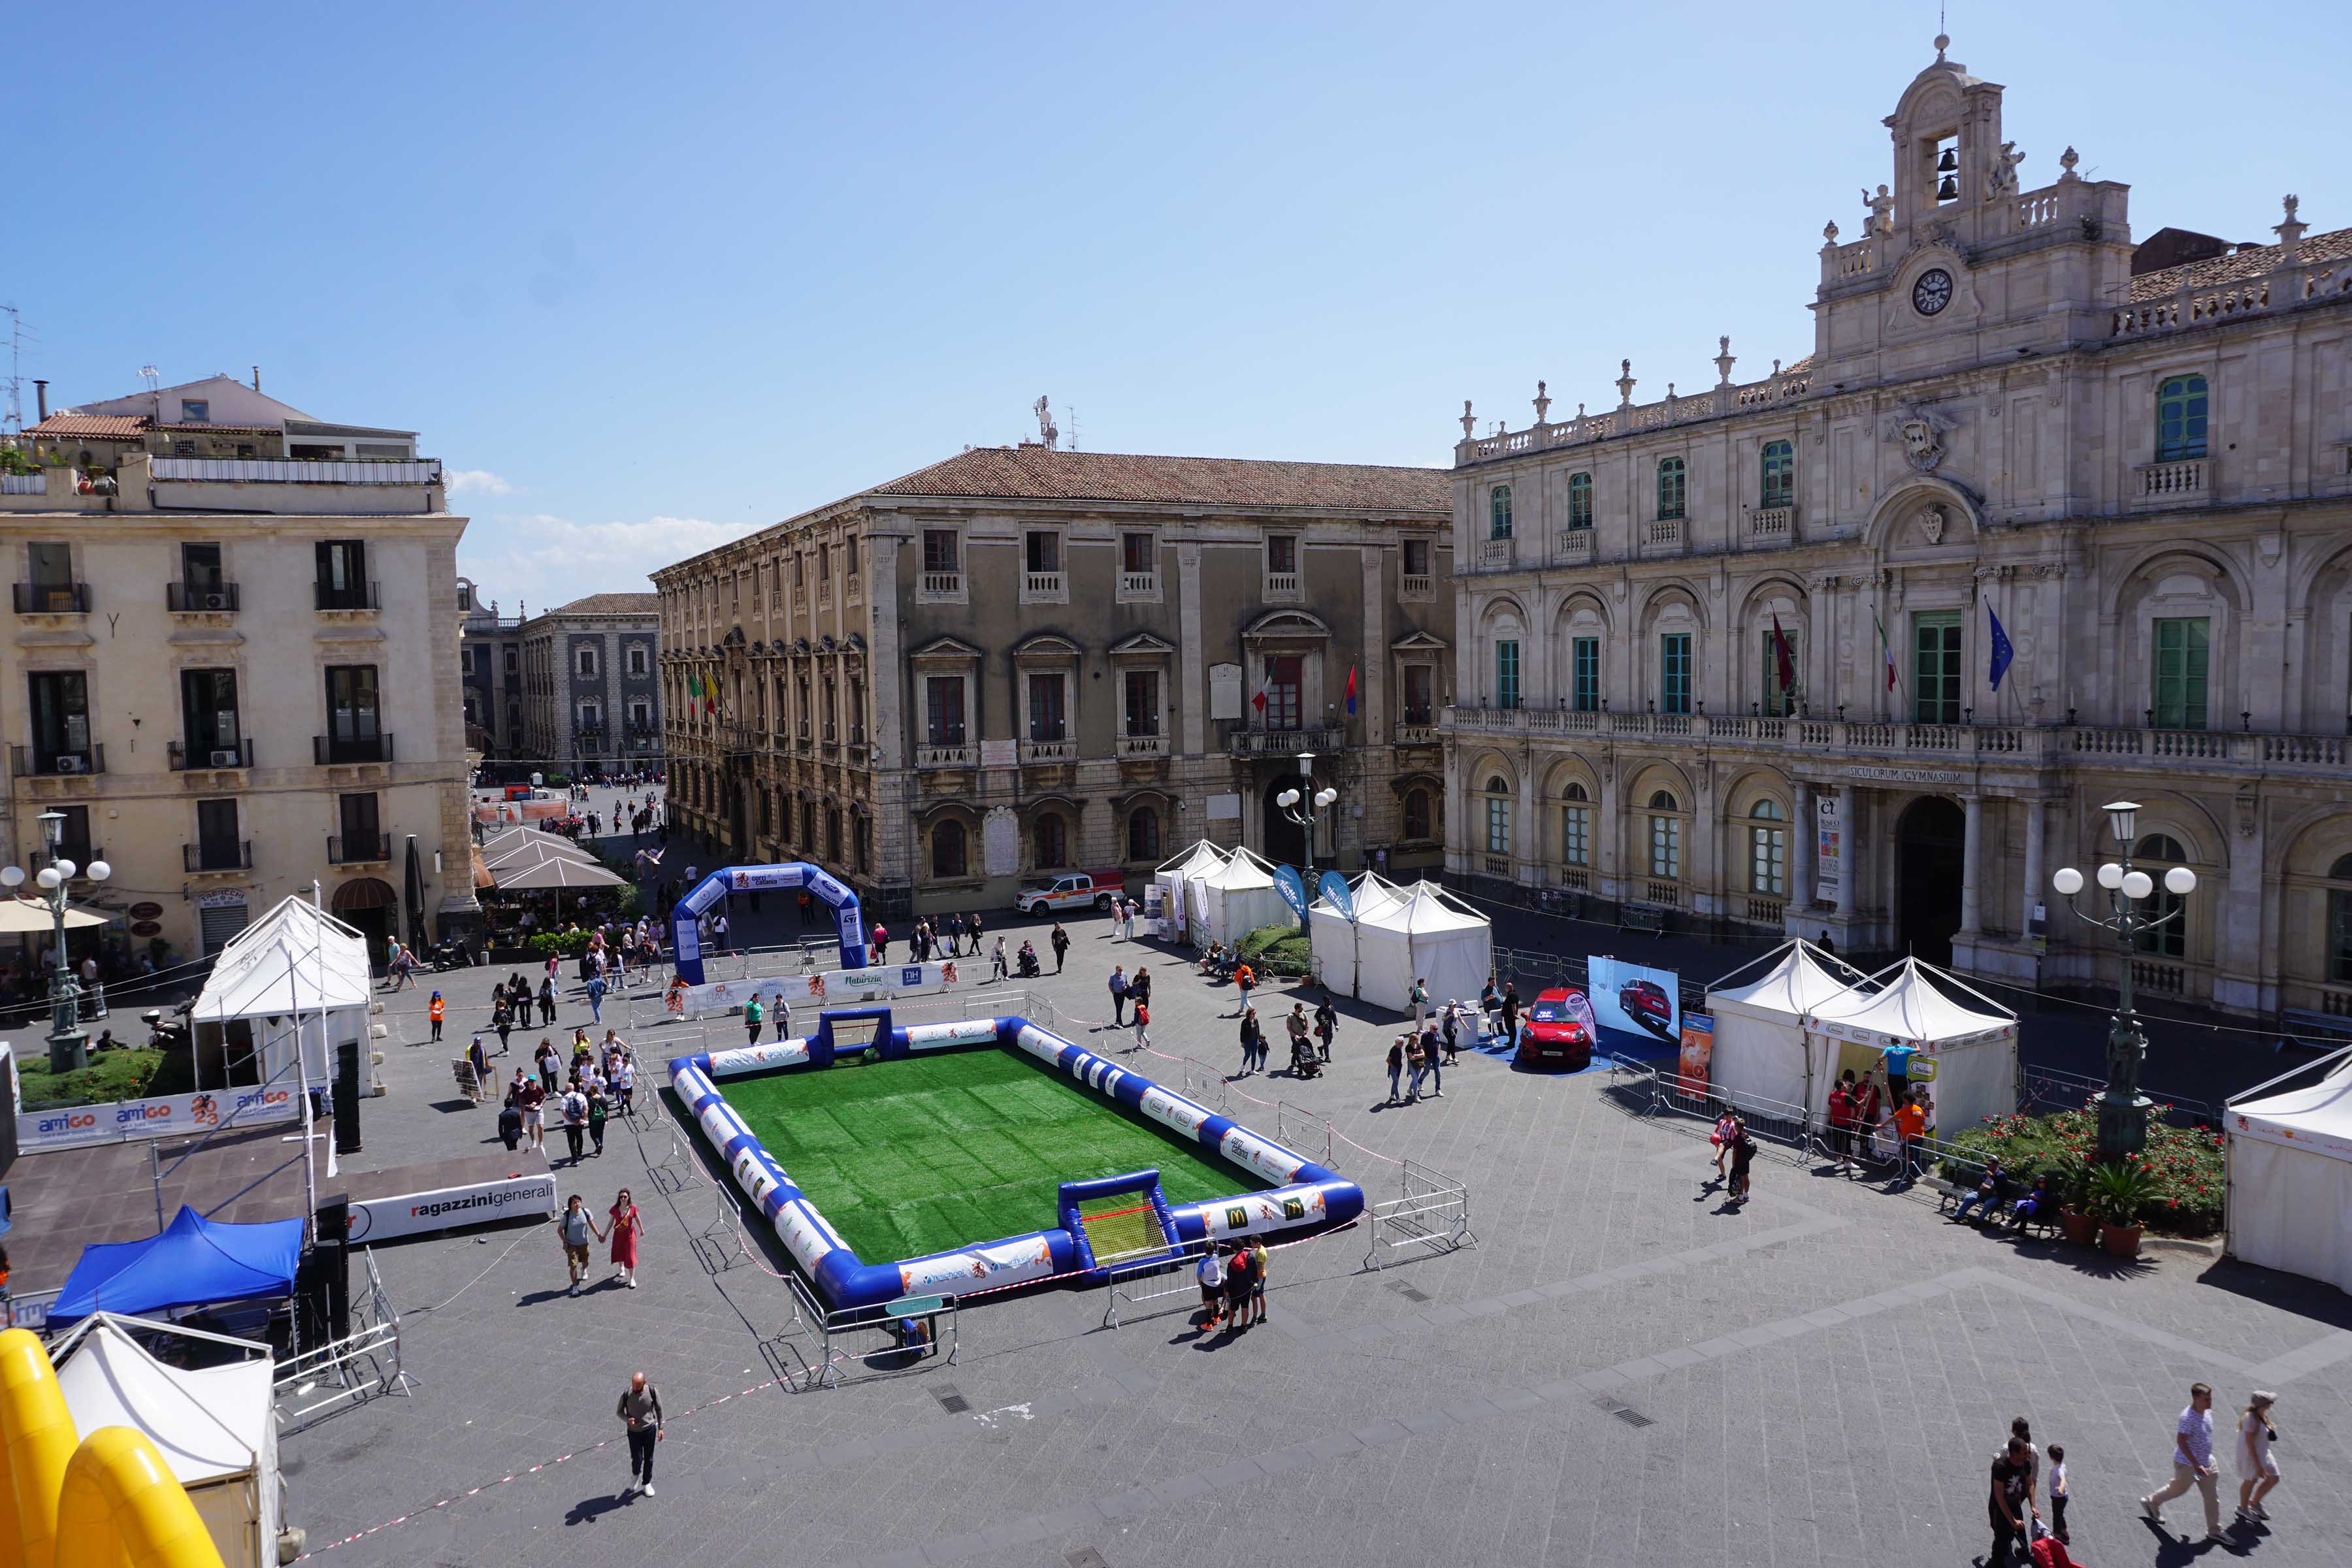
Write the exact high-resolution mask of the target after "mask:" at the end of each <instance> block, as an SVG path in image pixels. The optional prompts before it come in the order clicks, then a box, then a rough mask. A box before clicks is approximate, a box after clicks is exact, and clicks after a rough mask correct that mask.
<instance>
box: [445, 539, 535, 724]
mask: <svg viewBox="0 0 2352 1568" xmlns="http://www.w3.org/2000/svg"><path fill="white" fill-rule="evenodd" d="M457 607H458V609H459V611H460V612H461V613H462V614H463V615H464V616H465V617H466V620H465V626H464V629H463V630H462V631H461V632H460V633H459V634H458V638H457V685H458V689H459V691H460V692H461V694H462V696H463V700H464V702H465V706H466V746H467V750H469V751H473V752H479V753H481V756H482V759H483V761H484V762H486V763H496V762H499V761H500V760H501V759H508V758H520V757H525V756H528V755H529V752H530V748H529V747H528V746H527V745H526V744H525V743H524V725H523V690H522V637H521V635H520V634H521V630H522V623H523V616H522V615H521V614H520V605H518V606H517V610H516V613H513V614H505V613H502V612H500V610H499V604H498V601H497V600H496V599H484V598H483V597H482V596H481V595H480V593H479V591H478V589H476V587H475V585H474V583H473V580H472V579H471V578H467V577H460V578H458V579H457Z"/></svg>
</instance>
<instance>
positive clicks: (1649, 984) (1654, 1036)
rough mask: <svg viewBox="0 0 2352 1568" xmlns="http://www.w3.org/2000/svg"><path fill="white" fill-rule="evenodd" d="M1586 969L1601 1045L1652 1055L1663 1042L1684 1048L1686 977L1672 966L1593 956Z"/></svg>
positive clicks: (1593, 1013) (1593, 1014)
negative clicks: (1683, 986) (1683, 988)
mask: <svg viewBox="0 0 2352 1568" xmlns="http://www.w3.org/2000/svg"><path fill="white" fill-rule="evenodd" d="M1585 973H1586V976H1587V978H1588V980H1589V981H1590V983H1591V998H1592V1016H1594V1017H1595V1018H1598V1019H1599V1020H1600V1021H1601V1037H1602V1043H1603V1044H1605V1045H1608V1046H1610V1047H1612V1049H1630V1050H1633V1051H1635V1052H1648V1053H1652V1054H1654V1053H1655V1051H1656V1049H1657V1047H1659V1046H1660V1045H1661V1044H1664V1045H1669V1046H1675V1047H1680V1045H1681V1043H1682V980H1681V977H1680V976H1679V975H1677V974H1675V972H1674V971H1673V970H1671V969H1652V968H1649V967H1647V966H1646V965H1643V964H1639V963H1624V962H1623V961H1622V960H1620V959H1614V958H1594V959H1592V960H1591V961H1590V963H1589V964H1588V966H1587V968H1586V972H1585ZM1612 1037H1613V1038H1612Z"/></svg>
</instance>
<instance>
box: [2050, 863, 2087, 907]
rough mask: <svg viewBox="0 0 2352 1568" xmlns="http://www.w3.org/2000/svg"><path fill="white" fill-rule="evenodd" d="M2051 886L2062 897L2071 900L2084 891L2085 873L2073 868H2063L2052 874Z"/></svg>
mask: <svg viewBox="0 0 2352 1568" xmlns="http://www.w3.org/2000/svg"><path fill="white" fill-rule="evenodd" d="M2050 885H2051V886H2052V887H2053V888H2055V889H2058V892H2059V896H2060V897H2062V898H2068V899H2071V898H2073V897H2074V895H2075V894H2077V893H2079V892H2081V891H2082V890H2083V873H2081V872H2080V871H2077V870H2076V869H2074V867H2072V866H2061V867H2060V868H2058V869H2057V870H2056V871H2055V872H2054V873H2053V874H2052V876H2051V878H2050Z"/></svg>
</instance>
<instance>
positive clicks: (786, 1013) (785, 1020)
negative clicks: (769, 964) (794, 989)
mask: <svg viewBox="0 0 2352 1568" xmlns="http://www.w3.org/2000/svg"><path fill="white" fill-rule="evenodd" d="M768 1019H769V1021H770V1022H771V1023H772V1024H774V1025H775V1026H776V1038H778V1039H780V1040H788V1039H790V1038H792V1026H793V1010H792V1008H790V1007H789V1006H787V1005H785V1004H784V993H783V990H782V987H779V988H778V989H777V991H776V992H775V994H773V995H772V996H770V997H769V998H768Z"/></svg>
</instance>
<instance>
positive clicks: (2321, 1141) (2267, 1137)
mask: <svg viewBox="0 0 2352 1568" xmlns="http://www.w3.org/2000/svg"><path fill="white" fill-rule="evenodd" d="M2343 1056H2344V1059H2343V1060H2341V1061H2339V1062H2337V1063H2336V1066H2335V1067H2334V1068H2332V1069H2330V1071H2329V1072H2328V1074H2327V1076H2326V1077H2325V1078H2323V1079H2320V1080H2319V1081H2318V1082H2317V1083H2314V1084H2307V1085H2305V1087H2303V1088H2301V1089H2286V1090H2284V1091H2282V1092H2281V1093H2278V1094H2273V1095H2272V1096H2270V1097H2269V1098H2268V1099H2266V1100H2234V1101H2232V1102H2231V1105H2230V1108H2229V1127H2230V1135H2231V1137H2233V1138H2256V1139H2260V1140H2261V1141H2262V1142H2265V1143H2284V1144H2285V1145H2286V1146H2287V1147H2288V1148H2290V1149H2308V1150H2310V1151H2312V1152H2314V1153H2316V1154H2327V1155H2332V1156H2334V1157H2335V1158H2336V1159H2338V1160H2352V1052H2347V1053H2344V1054H2343ZM2305 1070H2306V1069H2305V1068H2297V1069H2296V1073H2298V1074H2299V1073H2301V1072H2303V1071H2305ZM2290 1076H2294V1075H2290ZM2273 1081H2275V1080H2273Z"/></svg>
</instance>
